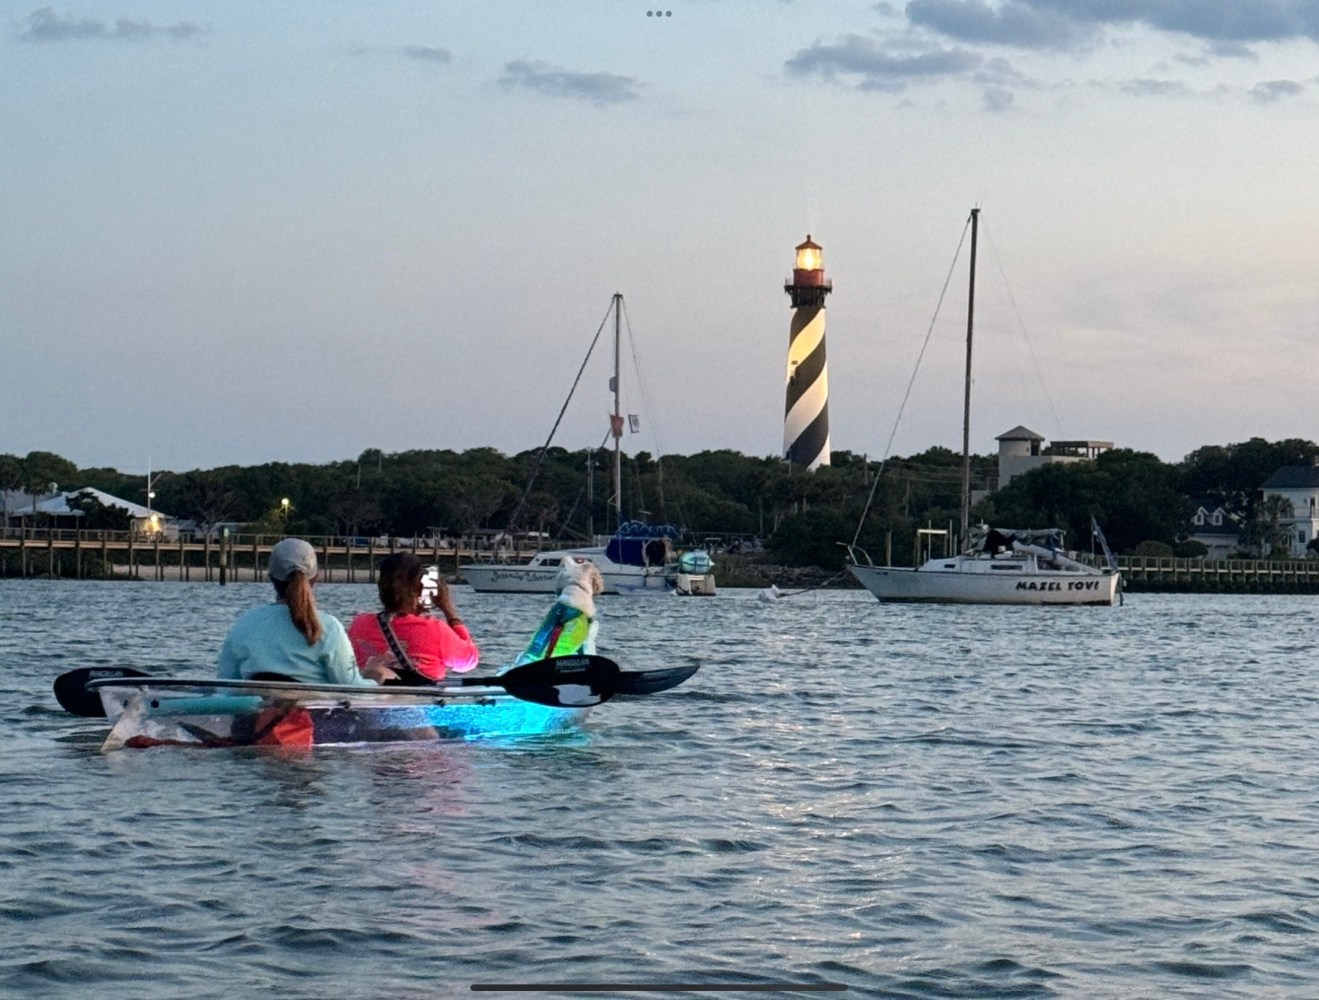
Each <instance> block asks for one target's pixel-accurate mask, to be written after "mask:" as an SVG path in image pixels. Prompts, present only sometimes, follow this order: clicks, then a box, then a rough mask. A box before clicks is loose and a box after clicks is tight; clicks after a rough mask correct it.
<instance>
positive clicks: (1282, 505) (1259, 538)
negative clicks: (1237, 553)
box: [1241, 493, 1294, 558]
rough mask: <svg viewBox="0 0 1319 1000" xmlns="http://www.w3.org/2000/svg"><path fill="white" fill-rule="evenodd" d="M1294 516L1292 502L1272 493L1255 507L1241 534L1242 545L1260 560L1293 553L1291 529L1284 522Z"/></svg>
mask: <svg viewBox="0 0 1319 1000" xmlns="http://www.w3.org/2000/svg"><path fill="white" fill-rule="evenodd" d="M1293 514H1294V511H1293V510H1292V502H1291V501H1290V500H1288V499H1287V498H1286V497H1284V496H1280V495H1279V494H1277V493H1270V494H1268V495H1267V496H1265V497H1264V498H1263V499H1262V500H1261V501H1260V502H1259V503H1258V504H1256V505H1255V514H1254V516H1253V517H1251V518H1250V519H1249V520H1248V521H1246V526H1245V528H1244V529H1243V530H1242V532H1241V543H1242V544H1243V545H1245V546H1246V547H1247V548H1249V549H1251V550H1252V551H1254V552H1255V554H1256V555H1257V556H1259V557H1260V558H1266V557H1268V556H1272V555H1275V554H1276V553H1280V554H1281V555H1284V556H1285V555H1287V554H1289V553H1290V552H1291V528H1290V526H1289V525H1287V524H1285V523H1284V522H1286V521H1288V520H1289V519H1290V518H1291V517H1292V516H1293Z"/></svg>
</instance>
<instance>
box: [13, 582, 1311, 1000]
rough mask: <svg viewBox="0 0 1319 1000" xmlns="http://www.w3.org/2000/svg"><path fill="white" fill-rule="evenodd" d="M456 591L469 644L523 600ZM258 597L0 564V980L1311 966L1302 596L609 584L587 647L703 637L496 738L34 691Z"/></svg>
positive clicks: (1252, 985)
mask: <svg viewBox="0 0 1319 1000" xmlns="http://www.w3.org/2000/svg"><path fill="white" fill-rule="evenodd" d="M318 593H319V594H320V599H321V604H322V606H323V607H325V608H326V609H328V610H330V611H331V612H333V613H336V614H338V615H340V616H341V617H347V616H349V615H351V614H352V613H353V612H355V611H357V610H362V609H364V608H368V607H370V606H371V605H372V603H373V597H374V591H373V589H372V588H370V587H368V586H360V585H358V586H351V585H330V586H326V587H324V588H320V589H319V591H318ZM456 593H457V600H458V603H459V606H460V608H461V610H462V612H463V616H464V618H465V619H466V620H467V622H468V623H469V625H470V627H471V628H472V630H473V632H474V633H475V634H476V635H477V637H478V639H479V640H480V641H481V643H482V650H483V653H484V654H485V658H486V659H487V660H488V661H489V662H491V663H492V664H493V663H498V662H501V661H504V660H507V659H509V658H511V657H512V656H513V655H514V653H516V652H517V650H518V649H519V648H520V647H521V645H522V643H523V642H524V641H525V639H526V638H527V636H528V635H529V633H530V631H531V630H532V628H533V627H534V625H535V624H536V622H537V621H538V620H539V617H540V615H541V613H542V611H543V609H544V599H543V598H538V597H511V596H494V595H478V594H472V593H470V592H469V591H466V590H465V589H463V588H459V589H458V590H457V592H456ZM267 597H268V588H267V587H265V586H262V585H256V584H238V585H231V586H229V587H224V588H221V587H218V586H216V585H214V584H199V583H194V584H180V583H164V584H155V583H143V584H131V583H94V582H84V583H71V582H44V581H0V654H3V656H2V662H3V664H4V667H3V672H0V694H2V696H3V705H4V706H5V713H6V719H7V722H8V730H9V731H8V733H7V740H6V747H5V751H6V752H5V753H4V754H3V755H0V845H3V847H0V995H2V996H13V997H66V996H67V997H81V996H92V995H95V996H98V997H111V998H115V997H125V998H127V997H133V998H140V997H144V996H147V997H157V996H159V997H171V998H196V997H208V998H209V997H226V998H239V997H248V996H256V995H258V993H260V994H263V995H264V994H266V993H268V992H269V993H271V994H272V995H277V996H281V997H293V998H301V997H346V998H358V997H361V998H367V997H370V998H413V997H416V998H421V997H449V996H454V997H456V996H473V995H474V994H473V993H472V992H471V990H470V987H471V985H472V984H474V983H526V984H530V983H622V982H628V983H649V984H655V983H664V982H668V983H754V982H800V983H814V984H820V983H840V984H844V985H846V986H847V987H848V993H846V994H841V995H843V996H849V995H850V996H865V997H977V998H978V997H1087V998H1091V997H1215V998H1226V997H1250V998H1260V997H1307V996H1319V678H1317V676H1316V671H1315V670H1314V669H1313V653H1312V650H1313V648H1314V636H1315V634H1316V629H1317V627H1319V602H1317V601H1316V600H1315V599H1314V598H1310V597H1215V596H1152V595H1137V596H1132V597H1128V598H1127V602H1126V604H1125V606H1123V607H1119V608H1112V609H1027V608H999V609H994V608H951V607H911V608H905V607H899V606H880V605H879V604H878V603H877V602H875V601H874V600H873V599H872V598H870V597H869V596H868V595H865V594H861V593H855V592H851V593H830V594H809V595H802V596H799V597H791V598H787V599H785V600H782V601H779V602H778V603H776V604H762V603H760V602H758V601H756V600H755V592H754V591H746V592H730V593H728V594H726V595H721V596H720V597H719V598H717V599H714V600H701V599H690V600H683V599H677V598H655V599H636V600H626V599H606V600H605V601H604V602H603V603H602V610H603V625H602V633H601V651H602V652H604V653H606V654H608V655H612V656H614V657H615V658H617V659H619V660H620V661H621V662H622V663H623V665H624V666H625V667H628V668H639V669H644V668H648V667H659V666H664V665H667V664H669V663H671V662H674V661H675V660H678V661H680V660H685V659H686V658H687V657H689V656H697V657H700V658H701V659H703V660H704V662H705V667H704V669H703V670H702V671H701V672H700V673H699V674H698V675H697V676H696V677H695V678H694V679H693V680H692V681H690V682H688V684H687V685H685V686H684V687H682V688H679V689H677V690H675V691H672V692H669V693H666V694H662V695H657V696H653V697H650V698H644V699H632V700H628V701H616V702H610V703H609V704H606V705H604V706H602V707H600V708H599V709H597V710H596V711H595V712H594V713H593V714H592V717H591V719H590V721H589V724H588V726H587V728H586V729H585V731H584V732H582V733H580V734H573V735H569V736H560V737H554V738H540V739H530V740H523V741H511V742H506V743H501V744H496V745H484V744H468V745H452V744H448V745H441V744H430V745H409V746H405V747H376V748H361V749H336V750H320V751H316V752H315V753H314V754H312V755H311V756H310V757H308V758H306V759H295V760H289V759H281V758H278V757H274V756H271V755H268V754H264V753H260V752H255V751H223V750H221V751H216V750H197V751H191V750H177V749H161V750H151V751H121V752H118V753H114V754H109V755H102V754H101V753H99V751H98V746H99V742H100V739H101V737H102V736H103V735H104V730H103V726H100V725H97V724H96V723H95V721H93V720H82V719H76V718H73V717H71V716H68V715H66V714H64V713H63V712H62V711H60V709H59V708H58V706H56V704H55V702H54V699H53V697H52V695H51V689H50V685H51V681H52V679H53V678H54V677H55V676H56V675H58V674H59V673H61V672H63V671H65V670H69V669H72V668H74V667H78V666H88V665H93V664H112V663H113V664H125V665H134V666H139V667H144V668H147V669H154V668H158V669H160V670H161V671H162V672H172V673H188V674H203V675H204V674H209V673H210V671H211V669H212V667H211V664H212V659H213V655H214V652H215V650H216V649H217V648H218V646H219V643H220V640H221V638H222V637H223V635H224V632H225V630H226V628H227V627H228V625H229V624H230V622H232V621H233V619H234V618H235V617H236V616H237V615H238V614H239V613H240V612H241V611H242V610H244V609H245V608H247V607H249V606H251V605H252V604H254V603H259V602H261V601H264V600H266V599H267ZM725 994H726V995H739V996H740V995H743V994H740V993H733V992H731V991H725ZM561 995H563V994H561ZM596 995H600V994H596ZM687 995H688V996H709V995H718V994H708V993H707V994H698V993H694V992H693V993H688V994H687ZM834 995H839V994H834Z"/></svg>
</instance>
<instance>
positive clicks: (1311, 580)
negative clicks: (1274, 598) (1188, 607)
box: [1118, 556, 1319, 594]
mask: <svg viewBox="0 0 1319 1000" xmlns="http://www.w3.org/2000/svg"><path fill="white" fill-rule="evenodd" d="M1118 568H1119V569H1120V570H1121V571H1122V585H1123V587H1124V588H1125V589H1126V590H1127V591H1128V592H1131V593H1138V592H1141V591H1147V592H1171V593H1176V592H1179V591H1180V592H1185V593H1241V594H1288V593H1292V594H1312V593H1319V560H1316V559H1221V560H1216V561H1210V560H1207V559H1176V558H1173V557H1170V556H1168V557H1165V556H1118Z"/></svg>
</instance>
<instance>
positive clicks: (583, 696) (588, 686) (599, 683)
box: [464, 656, 620, 708]
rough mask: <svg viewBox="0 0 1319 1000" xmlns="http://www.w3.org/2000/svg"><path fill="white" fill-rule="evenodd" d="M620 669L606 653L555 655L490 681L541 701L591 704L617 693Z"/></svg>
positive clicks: (566, 705) (518, 695)
mask: <svg viewBox="0 0 1319 1000" xmlns="http://www.w3.org/2000/svg"><path fill="white" fill-rule="evenodd" d="M619 673H620V671H619V669H618V664H617V663H615V662H614V661H613V660H610V659H608V658H606V657H603V656H555V657H551V658H550V659H548V660H535V661H533V662H531V663H524V664H522V665H521V666H520V667H513V668H512V669H510V670H508V671H506V672H504V673H502V674H500V675H499V676H498V677H493V678H491V679H490V680H489V681H488V682H487V683H492V684H496V685H498V686H500V687H502V688H503V689H504V690H505V691H507V692H508V693H509V694H511V695H513V697H515V698H521V699H522V700H523V701H534V702H536V703H537V704H539V705H551V706H553V707H555V708H589V707H591V706H592V705H599V704H601V703H602V702H606V701H608V700H609V699H610V698H612V697H613V696H614V693H615V691H616V690H617V688H618V677H619ZM464 680H466V679H464ZM473 680H476V679H475V678H473Z"/></svg>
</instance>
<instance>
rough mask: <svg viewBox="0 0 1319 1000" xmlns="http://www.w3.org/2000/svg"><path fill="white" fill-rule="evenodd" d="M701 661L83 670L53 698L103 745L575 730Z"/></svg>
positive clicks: (682, 676) (340, 742)
mask: <svg viewBox="0 0 1319 1000" xmlns="http://www.w3.org/2000/svg"><path fill="white" fill-rule="evenodd" d="M699 667H700V664H699V663H694V664H691V665H689V666H685V667H675V668H668V669H662V670H641V671H623V670H619V668H618V665H617V664H616V663H614V662H613V661H612V660H609V659H606V658H604V657H601V656H564V657H557V658H552V659H548V660H540V661H536V662H533V663H528V664H524V665H522V666H519V667H514V668H512V669H510V670H508V671H506V672H504V673H502V674H499V675H497V676H493V677H477V678H473V677H464V678H461V679H460V680H459V681H458V682H456V683H451V684H447V685H440V686H434V687H393V686H387V687H357V686H350V685H338V684H324V685H322V684H301V683H296V682H290V681H268V680H259V681H258V680H245V681H239V680H208V679H203V678H177V677H171V678H157V677H150V676H147V675H145V674H143V673H142V672H141V671H137V670H130V669H126V668H118V667H112V668H103V669H97V668H85V669H82V670H76V671H70V672H69V673H68V674H64V675H62V676H61V677H60V678H58V679H57V681H56V683H55V695H56V699H57V700H58V701H59V703H60V705H61V706H63V707H64V708H65V709H66V710H67V711H70V712H72V713H73V714H75V715H82V716H88V717H101V716H104V718H106V719H107V720H108V721H109V722H110V726H111V728H110V734H109V736H108V737H107V738H106V740H105V743H104V744H103V745H102V749H103V750H116V749H119V748H121V747H133V748H142V747H154V746H198V747H235V746H284V747H311V746H345V745H355V744H362V743H392V742H410V741H416V740H477V739H485V738H489V737H498V736H526V735H537V734H542V733H553V732H558V731H561V730H565V729H572V728H575V727H576V726H578V725H580V724H581V722H582V720H583V719H585V718H586V716H587V714H588V713H589V712H590V710H591V708H593V707H594V706H596V705H599V704H601V703H603V702H605V701H608V700H609V699H610V698H612V697H613V696H615V695H620V694H622V695H638V694H652V693H655V692H657V691H662V690H666V689H667V688H671V687H676V686H677V685H678V684H681V683H682V682H683V681H685V680H686V679H687V678H688V677H690V676H692V674H694V673H695V672H696V671H697V669H699Z"/></svg>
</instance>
